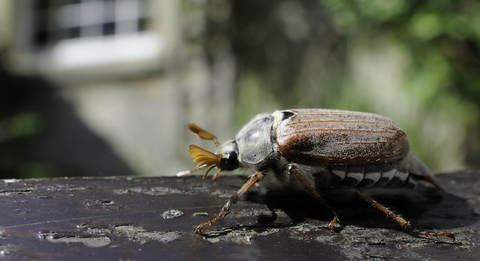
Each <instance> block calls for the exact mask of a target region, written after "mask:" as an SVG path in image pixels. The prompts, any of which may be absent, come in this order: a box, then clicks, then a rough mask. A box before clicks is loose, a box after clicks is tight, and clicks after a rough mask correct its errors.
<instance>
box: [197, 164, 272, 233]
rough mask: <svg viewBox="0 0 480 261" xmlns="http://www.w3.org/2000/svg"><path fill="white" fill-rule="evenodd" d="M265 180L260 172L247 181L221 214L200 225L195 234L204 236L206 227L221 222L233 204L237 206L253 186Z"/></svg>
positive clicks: (229, 200)
mask: <svg viewBox="0 0 480 261" xmlns="http://www.w3.org/2000/svg"><path fill="white" fill-rule="evenodd" d="M262 179H263V174H262V172H260V171H257V172H256V173H255V174H253V175H252V176H251V177H250V179H249V180H248V181H247V183H245V184H243V186H242V187H241V188H240V189H239V190H238V191H237V192H236V193H235V194H234V195H233V196H231V197H230V198H229V199H228V201H227V203H225V205H224V206H223V208H222V210H221V211H220V213H219V214H218V215H217V216H216V217H215V218H214V219H211V220H209V221H206V222H203V223H202V224H200V225H198V226H197V228H196V229H195V232H196V233H197V234H199V235H201V234H202V229H203V228H205V227H206V226H210V225H212V224H213V223H215V222H217V221H219V220H220V219H222V218H223V216H225V214H226V212H227V211H228V210H229V209H230V207H231V206H232V204H236V203H237V201H238V199H239V198H240V197H241V196H243V194H245V192H247V191H248V190H249V189H250V188H251V187H252V186H253V185H255V184H257V183H258V182H260V181H261V180H262Z"/></svg>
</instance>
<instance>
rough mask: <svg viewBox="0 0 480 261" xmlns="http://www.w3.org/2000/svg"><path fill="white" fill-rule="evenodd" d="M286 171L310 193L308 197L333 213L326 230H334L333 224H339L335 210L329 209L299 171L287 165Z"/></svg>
mask: <svg viewBox="0 0 480 261" xmlns="http://www.w3.org/2000/svg"><path fill="white" fill-rule="evenodd" d="M288 171H289V172H290V173H291V174H293V175H295V177H296V178H297V180H298V181H300V183H302V185H303V186H304V187H305V189H307V191H308V192H309V193H310V195H312V196H313V197H314V198H315V199H316V200H317V201H318V202H320V203H321V204H323V205H324V206H326V207H327V208H328V210H330V212H332V213H333V219H332V221H330V223H329V224H328V229H330V230H332V231H333V229H334V228H335V224H337V223H338V224H340V220H339V219H338V215H337V212H335V210H333V208H332V207H330V205H328V204H327V202H325V200H324V199H323V198H322V196H320V194H318V192H317V191H316V190H315V189H314V188H313V187H312V186H311V185H310V184H309V183H308V181H307V180H306V179H305V178H304V177H303V176H302V174H301V173H300V171H298V169H297V168H295V167H294V166H292V165H289V166H288Z"/></svg>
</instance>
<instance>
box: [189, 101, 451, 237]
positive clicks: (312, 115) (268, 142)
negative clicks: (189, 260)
mask: <svg viewBox="0 0 480 261" xmlns="http://www.w3.org/2000/svg"><path fill="white" fill-rule="evenodd" d="M189 129H190V130H191V131H192V132H194V133H195V134H197V135H198V136H199V137H200V138H202V139H207V140H212V141H213V142H214V143H215V145H216V146H217V147H218V148H217V150H216V151H215V153H212V152H210V151H207V150H204V149H202V148H200V147H198V146H196V145H190V147H189V151H190V156H191V157H192V158H193V161H194V162H197V163H198V164H197V165H196V167H195V170H203V169H208V170H207V171H206V173H205V175H204V176H203V177H204V178H205V177H207V175H208V173H209V172H210V170H212V169H213V168H216V169H219V171H218V172H217V173H216V174H215V175H214V176H213V179H215V178H217V177H218V175H219V174H220V173H221V172H222V171H231V170H234V169H237V168H246V169H250V170H252V172H255V173H254V174H253V175H251V176H250V178H249V180H248V181H247V182H246V183H245V184H244V185H243V186H242V187H241V188H240V189H239V190H238V191H237V192H236V193H235V194H234V195H233V196H232V197H231V198H230V199H229V200H228V201H227V203H226V204H225V205H224V206H223V208H222V209H221V211H220V213H219V214H218V215H217V216H216V217H215V218H213V219H211V220H209V221H206V222H204V223H202V224H200V225H199V226H197V228H196V232H197V233H199V234H201V233H202V229H203V228H205V227H206V226H209V225H211V224H212V223H215V222H217V221H218V220H220V219H221V218H222V217H223V216H224V215H225V214H226V212H227V211H228V210H229V209H230V206H231V205H232V203H236V202H237V200H238V199H239V198H240V197H241V196H242V195H243V194H244V193H245V192H247V191H248V189H249V188H251V187H252V186H253V185H255V184H257V183H258V182H260V181H262V180H263V179H271V180H275V181H278V182H280V183H282V184H284V185H286V186H296V187H299V188H301V189H304V190H306V191H307V192H308V193H309V194H310V195H312V196H313V197H314V198H315V199H316V200H317V201H318V202H320V203H321V204H324V205H325V206H326V207H327V209H328V210H329V211H331V212H332V214H333V219H332V221H331V222H330V223H329V225H328V227H329V228H330V229H331V230H333V228H334V227H335V224H336V223H339V219H338V216H337V214H336V212H335V210H334V209H333V208H332V207H330V206H329V205H328V204H327V202H326V201H325V200H324V198H325V197H328V196H329V195H330V194H334V195H338V194H339V192H340V194H343V196H346V197H352V196H355V197H357V198H359V199H360V200H362V201H364V202H366V203H367V204H368V205H370V206H372V207H374V208H375V209H377V210H378V211H380V212H382V213H384V214H385V215H386V216H387V217H388V218H390V219H392V220H393V221H395V222H396V223H398V224H399V225H400V226H401V227H402V228H403V229H404V230H406V231H408V232H413V233H415V234H419V235H424V236H427V237H431V236H446V237H450V238H455V237H454V235H453V234H452V233H449V232H428V231H422V230H418V229H415V228H413V227H411V225H410V224H409V222H408V221H406V220H405V219H403V218H402V217H400V216H398V215H397V214H395V213H393V212H392V211H390V210H389V209H387V208H386V207H384V206H383V205H381V204H380V203H378V202H376V201H374V200H373V199H372V198H370V197H368V196H366V195H365V194H363V191H364V190H366V189H370V188H388V189H390V188H391V189H394V188H414V187H415V185H416V183H415V180H425V181H428V182H430V183H432V184H433V185H434V186H435V187H437V188H438V189H440V190H442V191H443V189H442V188H441V186H440V185H439V184H438V183H437V182H436V181H435V179H434V177H433V176H432V175H431V174H430V171H429V170H428V168H427V167H426V166H425V165H424V164H423V163H422V162H421V161H420V160H419V159H417V158H416V157H415V156H414V155H413V154H412V153H410V152H409V145H408V141H407V138H406V135H405V132H403V131H402V129H400V127H398V126H397V124H396V123H395V122H393V121H392V120H391V119H389V118H387V117H384V116H381V115H377V114H372V113H363V112H352V111H343V110H332V109H290V110H279V111H275V112H274V113H272V114H259V115H257V116H256V117H254V118H253V119H252V120H251V121H250V122H249V123H247V124H246V125H245V126H243V128H242V129H241V130H240V131H239V132H238V134H237V136H236V138H235V139H234V140H229V141H226V142H225V143H223V144H220V143H219V142H218V140H217V137H216V136H214V135H213V134H211V133H209V132H208V131H205V130H203V129H202V128H200V127H199V126H197V125H196V124H193V123H190V124H189Z"/></svg>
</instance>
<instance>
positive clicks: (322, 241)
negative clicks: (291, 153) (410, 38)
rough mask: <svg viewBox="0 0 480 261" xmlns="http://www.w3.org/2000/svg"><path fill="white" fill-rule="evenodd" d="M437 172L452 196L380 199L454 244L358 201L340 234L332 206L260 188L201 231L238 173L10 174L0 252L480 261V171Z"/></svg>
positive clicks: (425, 193) (56, 256) (9, 255)
mask: <svg viewBox="0 0 480 261" xmlns="http://www.w3.org/2000/svg"><path fill="white" fill-rule="evenodd" d="M438 178H439V181H440V182H441V184H442V185H444V186H445V188H446V190H447V191H448V193H447V194H445V195H444V197H443V198H441V197H439V196H438V195H437V194H436V193H435V191H434V190H433V189H431V188H429V187H425V186H420V187H419V190H418V191H419V194H409V195H408V199H407V198H405V197H400V198H399V197H390V196H382V197H380V201H381V202H383V203H385V204H386V205H388V206H389V207H391V208H392V209H394V210H395V211H396V212H397V213H402V215H403V216H404V217H406V218H407V219H410V220H411V222H412V225H413V226H414V227H417V228H422V229H428V230H433V229H435V230H445V231H449V232H452V233H455V235H456V236H457V239H456V240H455V242H452V241H451V240H449V239H448V238H438V239H426V238H421V237H416V236H414V235H411V234H408V233H405V232H403V231H402V230H401V229H400V228H398V227H397V225H396V224H393V223H392V222H391V221H389V220H387V219H386V218H385V217H383V216H382V215H381V214H379V213H377V212H376V211H375V210H372V209H369V208H368V207H366V206H365V205H363V204H361V203H358V202H354V203H350V204H339V205H337V204H335V205H333V206H334V207H335V208H336V209H337V210H338V214H339V215H340V220H341V222H342V224H343V225H344V227H343V229H341V231H339V232H338V233H334V232H331V231H329V230H327V229H325V227H326V225H327V224H328V222H329V221H330V219H331V216H329V213H328V212H327V211H325V209H324V208H323V207H321V206H319V205H318V204H317V203H316V202H315V201H313V200H311V199H310V198H309V197H308V196H303V195H292V194H269V195H265V196H260V195H259V193H258V192H257V191H255V190H254V191H252V192H251V193H249V194H248V195H247V197H246V198H244V199H243V200H241V201H239V202H238V204H236V205H234V206H233V207H232V209H231V213H230V214H229V215H227V216H226V217H225V218H224V219H223V220H222V221H220V222H218V223H216V224H215V225H214V226H213V227H211V228H207V230H206V231H205V232H207V233H209V235H210V236H208V237H202V236H199V235H196V234H195V233H194V228H195V226H196V225H198V224H200V223H201V222H203V221H205V220H207V219H208V218H211V217H214V216H215V215H216V214H217V213H218V211H219V210H220V208H221V207H222V205H223V204H224V203H225V201H226V200H227V199H228V197H229V196H230V195H232V194H233V193H234V192H235V191H236V190H237V189H238V188H239V187H240V186H241V185H242V183H243V182H244V181H245V179H244V178H242V177H239V176H230V177H228V176H226V175H224V176H221V177H220V178H219V179H217V180H216V181H211V180H202V179H201V178H199V177H187V178H151V177H149V178H146V177H109V178H57V179H30V180H4V181H0V208H1V209H2V215H1V218H0V253H1V254H2V255H3V257H2V258H3V259H5V260H9V259H10V260H66V259H67V258H68V259H71V260H88V259H94V260H120V259H122V260H211V258H212V257H215V259H216V260H246V259H248V260H260V259H261V260H264V261H265V260H293V259H295V260H318V259H329V260H331V259H342V260H344V259H365V258H371V259H395V258H401V259H433V260H451V259H454V258H457V259H462V260H465V259H471V258H474V257H475V258H478V256H480V249H479V247H478V245H480V236H478V233H479V228H480V223H479V219H480V216H479V213H480V181H479V178H480V171H462V172H457V173H449V174H444V175H439V176H438ZM175 216H177V217H175ZM209 229H213V230H209Z"/></svg>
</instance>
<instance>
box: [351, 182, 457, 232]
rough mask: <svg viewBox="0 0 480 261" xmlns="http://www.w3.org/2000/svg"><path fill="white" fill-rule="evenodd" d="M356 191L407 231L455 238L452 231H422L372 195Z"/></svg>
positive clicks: (365, 200)
mask: <svg viewBox="0 0 480 261" xmlns="http://www.w3.org/2000/svg"><path fill="white" fill-rule="evenodd" d="M356 193H357V196H358V198H359V199H361V200H362V201H364V202H366V203H367V204H369V205H370V206H372V207H374V208H375V209H377V210H378V211H380V212H382V213H383V214H385V215H386V216H387V217H388V218H390V219H392V220H393V221H395V222H396V223H397V224H399V225H400V226H401V227H402V228H403V229H404V230H405V231H407V232H413V233H415V234H418V235H423V236H426V237H438V236H445V237H449V238H452V239H453V240H455V235H454V234H452V233H450V232H428V231H422V230H418V229H416V228H413V227H412V226H411V225H410V222H408V221H407V220H405V219H403V218H402V217H400V216H398V215H396V214H395V213H393V212H392V211H390V210H389V209H388V208H386V207H384V206H383V205H382V204H380V203H378V202H376V201H375V200H373V199H371V198H370V197H368V196H366V195H364V194H362V193H361V192H359V191H356Z"/></svg>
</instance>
